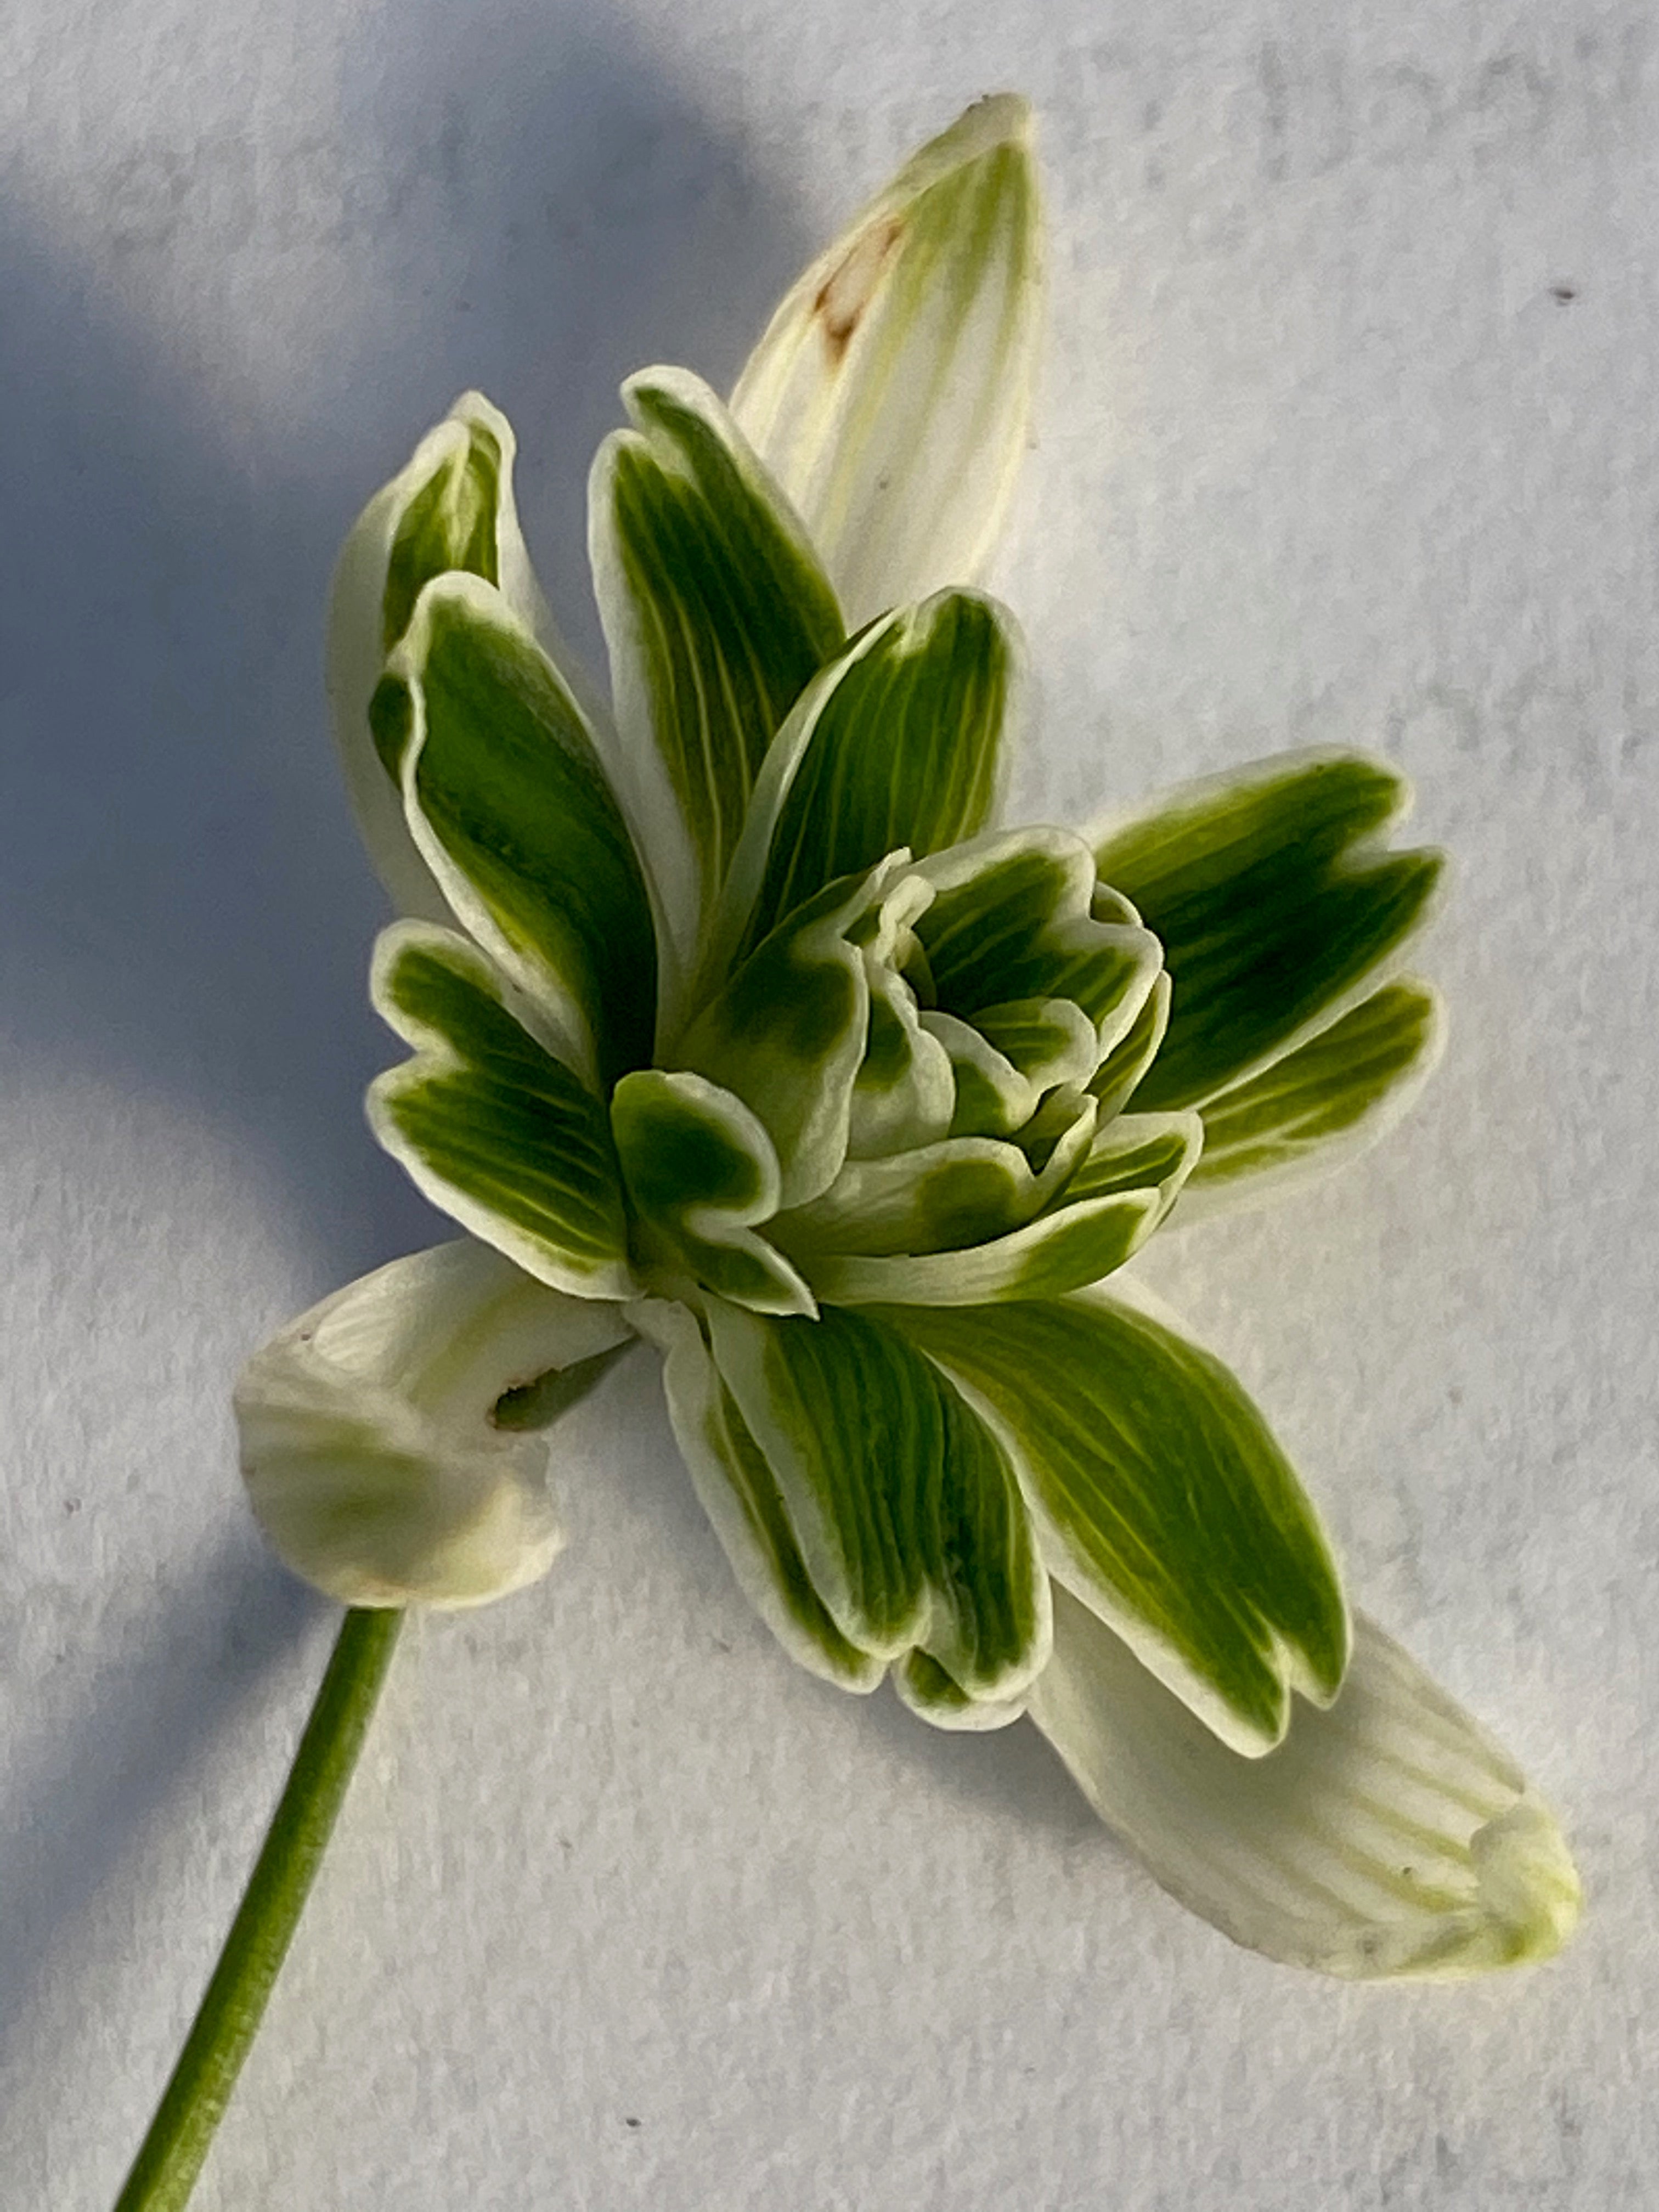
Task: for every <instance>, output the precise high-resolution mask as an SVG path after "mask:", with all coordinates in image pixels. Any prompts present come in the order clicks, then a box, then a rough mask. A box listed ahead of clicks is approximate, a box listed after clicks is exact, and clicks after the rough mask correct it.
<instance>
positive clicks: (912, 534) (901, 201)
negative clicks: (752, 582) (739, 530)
mask: <svg viewBox="0 0 1659 2212" xmlns="http://www.w3.org/2000/svg"><path fill="white" fill-rule="evenodd" d="M1041 319H1042V216H1041V210H1040V207H1039V204H1038V198H1037V185H1036V173H1035V169H1034V166H1033V163H1032V160H1031V153H1030V110H1029V108H1028V107H1027V106H1026V105H1025V102H1024V100H1018V99H1016V98H1014V97H1013V96H1012V95H1011V94H1001V95H1000V96H999V97H997V98H994V99H990V100H980V101H979V102H978V103H977V104H976V105H975V106H972V107H970V108H969V110H968V112H967V113H966V114H965V115H963V116H962V117H961V118H960V119H959V120H958V121H957V122H956V123H955V124H953V125H951V129H950V130H948V131H945V132H944V133H943V134H942V135H941V136H940V137H937V138H935V139H933V140H932V141H931V142H930V143H928V144H927V145H926V146H924V147H923V148H922V149H921V152H920V153H918V154H917V155H915V156H914V158H913V159H912V160H911V161H909V162H908V163H907V165H906V166H905V167H904V168H902V170H901V171H900V172H899V173H898V175H897V176H896V177H895V178H894V179H893V181H892V182H891V184H890V185H888V186H887V188H886V190H885V191H883V192H882V193H881V194H880V195H879V196H878V197H877V198H876V199H874V200H873V201H872V202H871V204H870V205H869V206H868V207H866V209H865V210H863V212H862V213H861V214H860V216H858V217H857V218H856V219H855V220H854V222H853V223H852V224H851V225H850V227H849V228H848V229H847V230H846V231H845V232H843V234H842V236H841V237H840V238H838V239H837V240H836V242H835V244H834V245H833V246H830V247H829V249H828V251H827V252H824V253H823V254H822V255H820V256H819V258H818V259H817V260H816V261H815V262H814V263H813V264H811V267H810V268H809V269H807V270H805V272H804V273H803V274H802V276H800V277H799V280H798V281H797V283H795V285H794V286H793V289H791V291H790V292H789V293H788V294H787V296H786V298H785V299H784V301H783V302H782V304H781V306H780V307H779V308H778V310H777V313H775V315H774V317H773V318H772V320H771V323H770V324H769V326H768V328H767V331H766V333H765V335H764V337H763V338H762V339H761V342H760V343H759V344H758V346H757V347H756V349H755V351H754V352H753V354H752V355H751V356H750V359H749V362H748V363H747V365H746V367H745V368H744V372H743V374H742V376H741V377H740V378H739V379H738V386H737V390H736V391H735V392H733V393H732V412H733V414H734V415H735V416H736V417H737V419H738V422H740V423H741V424H742V426H743V428H744V430H745V431H746V432H747V434H748V435H749V436H750V439H751V440H752V441H754V444H755V446H756V447H757V450H758V451H759V453H761V455H762V457H763V459H765V461H766V462H767V464H768V465H769V467H770V468H771V469H772V471H773V472H774V473H775V475H776V476H777V477H778V478H779V480H780V481H781V483H782V484H783V487H784V489H785V490H786V491H787V493H788V494H789V495H790V497H791V498H792V499H793V501H794V502H795V505H796V506H797V507H799V510H800V512H801V513H802V514H803V515H804V516H805V520H806V526H807V528H808V529H809V530H810V531H811V534H812V538H813V542H814V543H815V544H817V547H818V549H819V550H820V551H821V553H822V554H823V559H824V562H825V564H826V566H827V567H828V568H829V574H830V575H831V576H832V577H833V578H834V579H835V581H836V588H837V589H838V590H839V592H840V593H841V596H842V604H843V605H845V607H846V609H847V613H848V621H849V623H852V624H853V625H854V626H855V627H856V626H857V625H859V624H861V623H866V622H867V621H868V620H869V619H870V617H872V615H876V614H879V613H880V612H881V611H883V609H884V608H887V607H891V606H896V605H899V604H900V603H901V602H902V601H906V600H911V599H921V598H924V597H925V596H926V595H927V592H931V591H934V590H937V589H938V588H939V586H941V585H944V584H952V583H962V582H970V581H972V580H974V579H975V577H976V576H977V575H978V574H980V572H981V568H982V566H983V564H984V562H985V560H986V558H987V556H988V554H989V552H990V550H991V547H992V544H993V543H994V539H995V537H996V532H997V530H998V528H999V526H1000V523H1001V520H1002V517H1003V513H1004V510H1005V508H1006V504H1007V500H1008V495H1009V493H1010V491H1011V490H1012V487H1013V481H1014V477H1015V475H1016V473H1017V472H1018V467H1019V463H1020V459H1021V458H1022V455H1023V453H1024V447H1025V441H1026V435H1027V426H1028V422H1029V420H1030V404H1031V387H1032V380H1033V376H1034V373H1035V369H1036V349H1037V343H1038V338H1039V335H1040V325H1041Z"/></svg>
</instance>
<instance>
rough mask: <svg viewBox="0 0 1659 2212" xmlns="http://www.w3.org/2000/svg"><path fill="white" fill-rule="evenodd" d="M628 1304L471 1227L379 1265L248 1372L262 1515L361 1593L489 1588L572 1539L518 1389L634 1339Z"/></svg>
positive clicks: (281, 1546)
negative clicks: (531, 1271)
mask: <svg viewBox="0 0 1659 2212" xmlns="http://www.w3.org/2000/svg"><path fill="white" fill-rule="evenodd" d="M632 1334H633V1331H632V1330H631V1329H630V1328H629V1326H628V1324H627V1322H625V1321H623V1318H622V1316H621V1312H620V1310H619V1309H618V1308H617V1306H616V1305H614V1304H603V1303H601V1302H599V1301H597V1300H595V1299H592V1298H577V1297H567V1296H566V1295H565V1294H564V1293H563V1292H562V1291H554V1290H550V1289H549V1288H548V1287H547V1286H546V1285H544V1284H542V1283H538V1282H537V1281H536V1280H535V1279H533V1278H532V1277H531V1276H529V1275H526V1273H524V1272H523V1271H522V1269H520V1268H519V1267H514V1266H513V1263H512V1261H509V1260H507V1259H504V1258H503V1257H502V1256H501V1254H500V1253H498V1252H495V1251H492V1250H491V1249H489V1246H488V1245H485V1244H481V1243H477V1242H476V1241H475V1240H474V1239H472V1238H471V1237H464V1238H461V1239H459V1240H458V1241H457V1242H455V1243H449V1244H440V1245H437V1246H435V1248H434V1249H432V1250H430V1251H428V1252H417V1253H415V1254H413V1255H411V1256H410V1257H409V1258H407V1259H403V1260H394V1261H392V1263H391V1264H390V1265H389V1266H388V1267H380V1268H377V1269H376V1270H375V1272H374V1273H373V1274H370V1275H365V1276H363V1277H362V1278H361V1279H360V1280H358V1281H357V1282H355V1283H352V1284H350V1285H348V1286H347V1288H345V1289H344V1290H343V1291H336V1292H335V1294H334V1295H333V1297H328V1298H325V1299H324V1300H323V1301H322V1303H321V1304H319V1305H316V1306H313V1307H312V1308H311V1310H309V1311H308V1312H307V1313H304V1314H301V1316H300V1317H299V1319H298V1320H297V1321H294V1322H289V1326H288V1327H287V1328H285V1329H283V1330H282V1331H281V1332H280V1334H277V1335H276V1337H274V1338H273V1339H272V1340H271V1341H270V1343H269V1344H268V1345H266V1346H264V1349H263V1350H262V1351H260V1352H256V1353H255V1354H254V1356H253V1358H252V1359H251V1360H250V1361H249V1362H248V1364H247V1365H246V1367H245V1368H244V1369H243V1370H242V1373H241V1376H240V1379H239V1381H238V1383H237V1385H236V1394H235V1409H236V1419H237V1422H238V1425H239V1426H240V1432H241V1464H242V1474H243V1478H244V1480H246V1484H247V1488H248V1497H249V1500H250V1502H251V1504H252V1508H253V1511H254V1515H255V1517H256V1518H257V1519H258V1522H259V1525H260V1527H261V1528H263V1529H264V1533H265V1535H266V1536H267V1537H268V1538H269V1539H270V1542H271V1544H272V1546H273V1547H275V1549H276V1552H277V1553H279V1554H280V1556H281V1557H282V1558H283V1560H284V1561H285V1562H286V1563H287V1565H289V1566H290V1567H292V1568H293V1570H294V1571H295V1573H296V1574H298V1575H301V1576H302V1577H304V1578H305V1580H306V1581H307V1582H309V1583H313V1584H314V1585H315V1586H316V1587H317V1588H318V1589H320V1590H323V1591H324V1592H325V1593H326V1595H329V1596H330V1597H333V1598H337V1599H339V1600H340V1601H341V1602H342V1603H343V1604H346V1605H366V1606H404V1605H429V1606H437V1607H460V1606H471V1605H483V1604H486V1603H488V1602H489V1600H490V1599H492V1598H496V1597H503V1596H505V1595H507V1593H508V1592H509V1591H511V1590H515V1589H521V1588H523V1587H524V1585H525V1584H526V1583H532V1582H535V1581H537V1580H538V1579H539V1577H541V1576H543V1575H544V1574H545V1573H546V1572H547V1570H548V1568H549V1567H550V1565H552V1563H553V1560H554V1558H555V1556H556V1553H558V1551H559V1549H560V1547H561V1545H562V1541H563V1540H562V1534H561V1532H560V1529H559V1526H558V1522H557V1520H556V1516H555V1512H554V1508H553V1502H552V1498H551V1496H550V1490H549V1484H548V1449H547V1444H546V1442H545V1439H544V1437H541V1436H539V1435H535V1434H524V1433H522V1432H514V1431H510V1430H506V1429H501V1428H497V1427H496V1426H495V1423H494V1421H493V1420H492V1419H491V1416H492V1414H493V1413H494V1410H495V1406H496V1404H497V1402H498V1401H499V1400H500V1399H501V1396H502V1395H503V1394H504V1393H505V1392H507V1391H508V1390H512V1389H521V1388H523V1387H524V1386H525V1385H526V1384H528V1383H532V1382H534V1381H536V1380H537V1379H538V1378H539V1377H540V1376H544V1375H545V1374H546V1373H548V1372H549V1370H554V1369H563V1368H568V1367H571V1366H574V1365H575V1364H577V1363H578V1362H580V1361H582V1360H586V1359H592V1358H596V1357H598V1356H599V1354H600V1353H603V1352H609V1351H611V1350H612V1349H613V1348H615V1347H616V1346H619V1345H623V1344H625V1343H626V1342H627V1341H628V1340H629V1338H630V1336H631V1335H632Z"/></svg>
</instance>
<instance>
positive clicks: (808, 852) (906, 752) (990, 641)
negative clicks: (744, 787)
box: [723, 591, 1021, 945]
mask: <svg viewBox="0 0 1659 2212" xmlns="http://www.w3.org/2000/svg"><path fill="white" fill-rule="evenodd" d="M1020 656H1021V647H1020V643H1019V640H1018V634H1017V632H1016V630H1015V629H1014V625H1013V619H1012V616H1010V615H1009V614H1008V613H1007V612H1006V610H1005V609H1004V608H1002V607H1000V606H999V605H997V603H996V602H995V601H994V599H985V598H983V597H981V595H980V594H978V593H976V592H960V591H951V592H939V593H938V594H937V595H936V596H935V597H934V598H933V599H928V600H926V601H925V602H924V603H923V604H922V605H920V606H914V607H905V608H901V609H899V610H897V611H896V612H894V613H892V614H890V615H888V616H885V617H884V618H883V619H882V620H881V621H879V622H877V623H872V624H871V625H870V627H869V628H868V629H866V630H865V631H864V632H863V633H862V634H861V635H860V636H859V637H858V638H857V639H855V640H854V642H853V644H852V645H851V647H849V648H848V651H847V652H846V653H843V654H842V656H841V657H840V658H839V659H836V660H835V661H833V662H831V663H830V665H829V666H828V667H827V668H825V669H824V670H823V671H822V672H821V673H820V674H819V675H818V676H817V677H816V678H815V679H814V681H813V682H812V684H811V686H810V687H809V688H808V690H806V691H805V693H804V694H803V696H802V697H801V699H800V701H799V703H798V705H797V707H796V708H795V711H794V712H793V714H791V716H790V718H789V720H788V721H787V723H786V724H785V726H784V727H783V729H782V730H781V732H779V735H778V738H777V741H776V743H775V744H774V746H773V748H772V750H771V752H770V753H769V756H768V757H767V761H766V764H765V766H764V768H763V769H762V771H761V774H760V777H759V780H758V781H757V785H756V788H755V795H754V799H753V800H752V802H751V804H750V813H749V818H748V820H747V821H746V822H745V823H744V834H743V839H742V842H741V845H740V847H739V848H738V855H737V857H736V859H735V860H734V861H733V863H732V880H731V883H730V884H729V886H728V896H727V900H726V915H725V916H724V917H723V924H724V928H725V930H726V932H728V933H733V934H735V928H734V925H735V926H736V927H741V930H742V936H743V941H744V942H745V943H747V944H751V945H752V944H754V943H755V942H757V940H758V939H760V938H762V937H763V936H765V935H766V933H768V931H769V930H771V929H773V928H775V927H776V925H777V923H778V922H779V921H781V920H782V919H783V918H784V917H785V916H786V915H788V914H790V913H791V912H792V911H793V909H794V908H796V907H798V906H799V905H800V904H802V903H803V902H804V901H805V900H806V899H808V898H810V897H811V896H813V894H814V893H815V892H817V891H818V890H822V888H823V885H824V884H827V883H831V882H833V881H834V880H835V879H836V878H837V877H838V876H844V875H848V874H850V873H851V872H853V871H854V870H855V869H860V868H869V867H873V866H875V864H876V862H877V861H878V860H881V859H882V858H883V857H884V855H885V854H888V853H891V852H895V851H896V850H897V849H898V848H899V847H901V846H903V847H905V848H908V850H909V851H910V852H912V853H914V854H915V855H916V856H917V858H919V859H920V858H921V857H922V856H923V855H925V854H928V853H934V852H938V851H939V850H941V849H942V848H944V847H945V846H948V845H955V844H957V843H959V842H961V841H962V840H963V839H964V838H968V837H973V836H977V835H978V833H979V832H980V831H981V829H983V828H984V826H985V824H986V823H987V822H988V821H989V820H990V818H991V817H992V815H993V814H994V811H995V808H996V805H997V801H998V798H999V796H1000V792H1001V789H1002V786H1003V784H1004V782H1005V781H1006V753H1007V744H1006V726H1007V724H1008V721H1009V719H1010V698H1011V694H1012V690H1013V687H1014V684H1015V682H1016V678H1017V673H1018V665H1019V660H1020Z"/></svg>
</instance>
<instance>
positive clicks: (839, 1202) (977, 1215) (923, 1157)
mask: <svg viewBox="0 0 1659 2212" xmlns="http://www.w3.org/2000/svg"><path fill="white" fill-rule="evenodd" d="M1094 1133H1095V1102H1094V1100H1093V1099H1092V1098H1090V1097H1087V1096H1085V1093H1084V1092H1082V1091H1053V1092H1051V1093H1050V1095H1049V1097H1048V1098H1047V1099H1045V1100H1044V1102H1043V1103H1042V1107H1041V1108H1040V1109H1038V1112H1037V1113H1036V1115H1035V1116H1034V1117H1033V1119H1032V1121H1030V1123H1029V1124H1028V1125H1027V1127H1025V1128H1024V1129H1022V1130H1021V1131H1020V1133H1019V1134H1018V1138H1017V1139H1012V1140H1011V1141H1005V1140H1003V1139H999V1138H994V1137H946V1138H944V1139H940V1141H939V1142H938V1143H937V1144H932V1145H919V1146H917V1147H916V1148H915V1151H914V1152H893V1153H890V1154H888V1155H887V1156H886V1157H885V1158H880V1159H868V1160H853V1159H849V1160H848V1162H847V1164H846V1165H845V1166H844V1167H843V1168H842V1170H841V1173H840V1174H839V1175H838V1176H836V1179H835V1181H834V1182H832V1183H831V1184H830V1185H829V1188H828V1189H827V1190H825V1191H824V1192H823V1194H821V1195H820V1196H819V1197H817V1199H815V1200H813V1201H812V1202H811V1204H810V1205H805V1206H798V1207H794V1208H793V1209H792V1210H791V1211H790V1212H787V1213H786V1214H783V1215H781V1217H780V1218H779V1220H778V1222H777V1224H776V1228H775V1234H776V1237H777V1238H778V1241H779V1243H780V1244H781V1246H782V1247H783V1249H785V1250H786V1251H787V1252H789V1253H790V1254H791V1255H793V1256H795V1257H796V1258H798V1259H799V1260H800V1261H801V1263H802V1265H803V1267H805V1268H806V1271H807V1273H808V1274H809V1275H812V1273H813V1269H814V1267H816V1265H817V1261H818V1259H819V1258H820V1257H821V1256H823V1255H829V1254H832V1253H833V1254H836V1255H844V1254H848V1253H868V1254H895V1253H915V1252H951V1253H954V1252H956V1251H957V1250H959V1249H961V1248H962V1247H963V1246H969V1245H976V1244H982V1243H984V1242H985V1241H986V1239H987V1237H1001V1236H1003V1235H1005V1234H1006V1232H1007V1231H1010V1230H1012V1229H1018V1228H1019V1227H1021V1226H1022V1225H1024V1223H1026V1222H1028V1221H1030V1220H1031V1219H1032V1218H1034V1217H1035V1216H1036V1215H1037V1214H1038V1213H1040V1212H1042V1209H1043V1208H1044V1207H1045V1206H1047V1205H1048V1203H1049V1201H1050V1200H1052V1199H1054V1198H1056V1197H1058V1196H1059V1194H1060V1192H1061V1191H1063V1190H1064V1189H1065V1188H1066V1184H1067V1182H1069V1181H1070V1179H1071V1177H1072V1176H1073V1173H1074V1172H1075V1171H1076V1170H1077V1168H1078V1167H1079V1164H1080V1163H1081V1162H1082V1160H1083V1158H1084V1157H1085V1154H1086V1153H1087V1151H1088V1148H1089V1145H1090V1141H1091V1139H1092V1137H1093V1135H1094ZM813 1279H816V1277H815V1276H814V1277H813ZM825 1295H826V1296H827V1295H829V1293H827V1292H826V1293H825Z"/></svg>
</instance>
